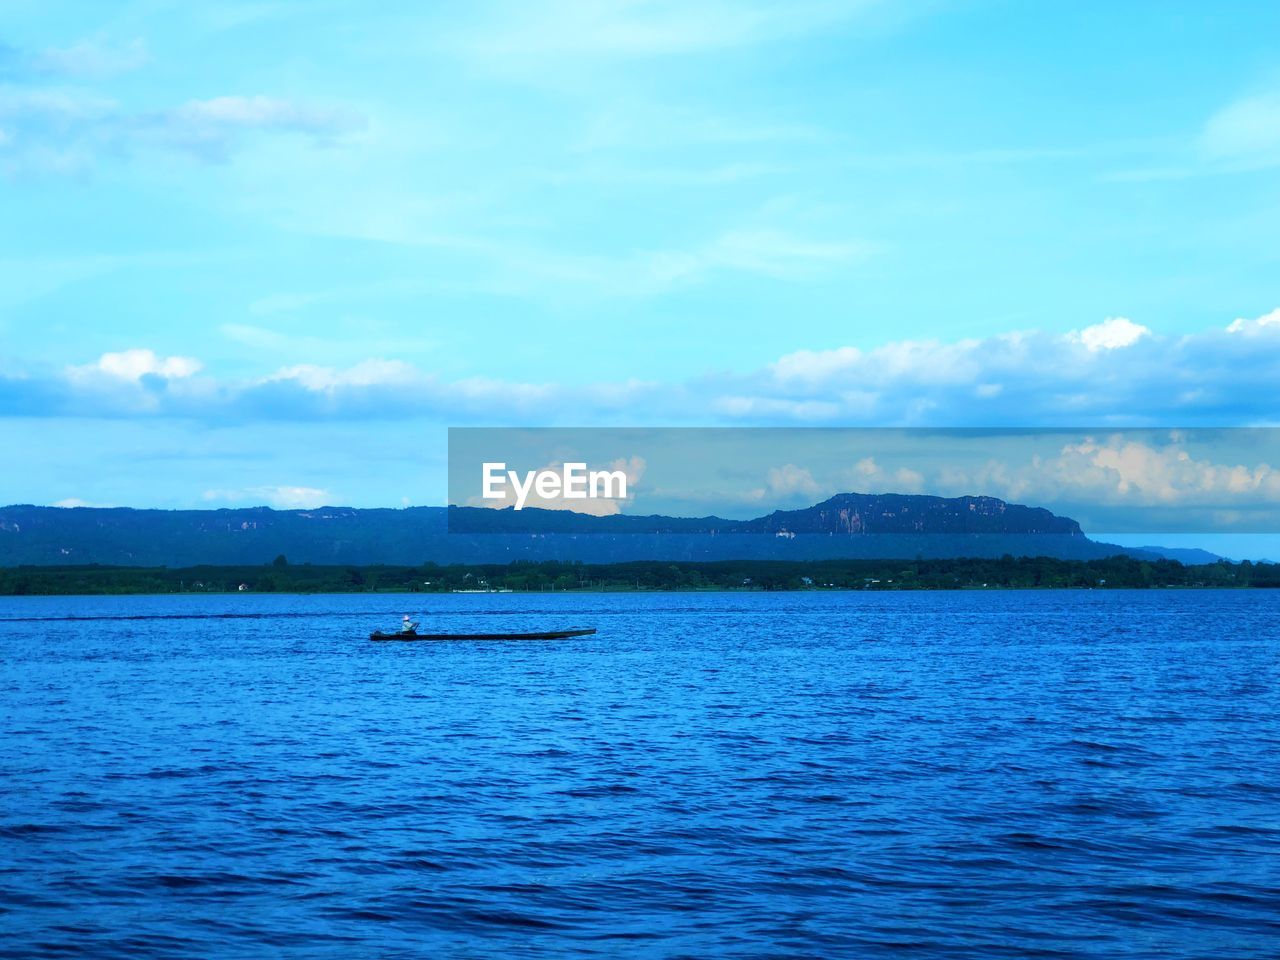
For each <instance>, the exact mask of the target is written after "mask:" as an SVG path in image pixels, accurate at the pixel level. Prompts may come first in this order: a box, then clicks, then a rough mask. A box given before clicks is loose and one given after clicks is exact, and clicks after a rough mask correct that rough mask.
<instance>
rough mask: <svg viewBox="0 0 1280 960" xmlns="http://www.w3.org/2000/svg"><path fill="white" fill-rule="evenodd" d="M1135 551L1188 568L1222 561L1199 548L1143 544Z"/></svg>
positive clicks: (1215, 555)
mask: <svg viewBox="0 0 1280 960" xmlns="http://www.w3.org/2000/svg"><path fill="white" fill-rule="evenodd" d="M1134 551H1136V552H1138V553H1149V554H1151V555H1152V556H1156V557H1163V558H1164V559H1166V560H1177V561H1178V562H1179V563H1183V564H1186V565H1187V566H1188V567H1194V566H1198V565H1200V564H1203V563H1217V562H1218V561H1219V560H1221V559H1222V557H1220V556H1218V555H1217V554H1216V553H1210V552H1209V551H1208V550H1201V549H1200V548H1199V547H1152V546H1148V545H1146V544H1143V545H1142V546H1141V547H1135V548H1134ZM1264 562H1265V561H1264Z"/></svg>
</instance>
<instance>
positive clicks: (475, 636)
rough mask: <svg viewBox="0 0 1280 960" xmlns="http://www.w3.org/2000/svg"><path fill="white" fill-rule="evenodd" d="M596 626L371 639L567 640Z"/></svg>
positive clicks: (378, 632)
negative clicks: (540, 630) (577, 628)
mask: <svg viewBox="0 0 1280 960" xmlns="http://www.w3.org/2000/svg"><path fill="white" fill-rule="evenodd" d="M595 632H596V629H595V627H589V628H587V629H583V630H544V631H542V632H539V633H383V632H382V631H381V630H375V631H373V633H371V634H369V639H370V640H378V641H386V640H399V641H402V642H404V641H409V640H567V639H569V638H570V637H588V636H590V635H591V634H593V633H595Z"/></svg>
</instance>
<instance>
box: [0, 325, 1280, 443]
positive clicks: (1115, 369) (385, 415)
mask: <svg viewBox="0 0 1280 960" xmlns="http://www.w3.org/2000/svg"><path fill="white" fill-rule="evenodd" d="M197 374H199V375H197ZM1277 382H1280V311H1272V312H1270V313H1266V314H1263V315H1261V316H1259V317H1257V318H1256V319H1252V320H1246V319H1238V320H1235V321H1233V322H1231V323H1229V324H1226V325H1223V326H1220V327H1217V328H1215V329H1209V330H1206V331H1202V332H1200V333H1195V334H1187V335H1183V336H1177V337H1173V336H1158V335H1156V334H1155V333H1154V332H1152V331H1151V330H1150V329H1149V328H1148V327H1146V326H1143V325H1141V324H1138V323H1135V322H1134V321H1131V320H1127V319H1124V318H1110V319H1108V320H1106V321H1103V322H1101V323H1098V324H1095V325H1093V326H1087V327H1084V328H1083V329H1082V330H1077V331H1075V332H1072V333H1067V334H1052V333H1045V332H1038V331H1021V332H1011V333H1004V334H998V335H995V336H991V337H986V338H981V339H977V338H975V339H965V340H958V341H952V342H944V341H938V340H927V341H926V340H901V341H891V342H888V343H883V344H880V345H878V346H872V347H869V348H866V347H861V346H852V345H849V346H843V347H837V348H834V349H831V350H816V351H815V350H801V351H796V352H794V353H791V354H788V355H786V356H784V357H781V358H779V359H778V360H777V361H776V362H774V363H772V364H769V365H767V366H765V367H763V368H760V369H758V370H754V371H750V372H746V373H720V374H713V375H707V376H703V377H700V378H697V379H694V380H689V381H684V382H668V383H662V382H651V381H639V380H620V381H613V382H603V383H586V384H583V383H578V384H573V383H563V382H562V383H527V382H520V381H514V380H505V379H497V378H492V377H467V378H463V379H455V380H447V379H444V378H442V377H441V376H439V375H437V374H435V373H432V372H430V371H424V370H422V369H420V368H418V367H416V366H413V365H412V364H409V363H407V362H405V361H403V360H395V359H388V358H371V359H366V360H361V361H358V362H355V363H352V364H351V365H349V366H345V367H342V366H325V365H317V364H293V365H290V366H286V367H282V368H280V369H278V370H276V371H275V372H273V373H270V374H267V375H261V376H256V377H250V378H244V379H229V378H219V377H216V376H213V375H211V374H210V373H208V372H207V371H203V370H202V368H201V366H200V363H199V361H198V360H196V359H195V358H192V357H167V356H162V355H159V354H157V353H156V352H155V351H152V350H147V349H141V348H137V349H133V350H126V351H121V352H119V353H109V354H104V355H103V356H102V357H101V358H99V360H98V361H97V362H95V363H91V364H87V365H84V366H76V367H69V368H67V369H66V370H65V371H64V374H63V376H61V377H57V376H54V377H39V376H33V375H32V374H30V373H27V372H24V371H22V370H19V369H11V370H10V371H8V372H7V373H5V374H0V414H2V413H4V412H9V413H11V414H12V413H16V412H19V411H21V412H23V413H24V414H26V415H32V414H36V415H39V414H41V413H44V414H46V415H51V414H52V415H58V414H70V413H74V414H76V415H87V416H119V415H130V414H151V415H157V416H174V417H186V418H197V419H206V420H228V419H254V420H273V419H277V420H294V419H321V418H324V419H335V418H348V419H350V418H361V419H370V418H371V419H404V418H412V417H419V418H429V419H435V420H437V421H444V422H450V423H457V424H462V423H478V422H501V423H510V424H514V423H544V424H548V425H551V424H556V423H565V422H573V423H578V424H582V425H590V424H605V423H611V422H612V423H617V422H621V423H632V424H643V423H670V424H674V423H680V424H715V423H727V424H736V423H741V424H753V425H785V424H814V425H846V426H853V425H877V426H957V425H983V426H1004V425H1030V426H1040V427H1044V426H1054V425H1057V426H1073V427H1076V426H1081V425H1095V426H1107V425H1114V426H1121V425H1130V426H1143V425H1152V424H1157V425H1158V424H1167V423H1171V422H1180V423H1182V424H1184V425H1188V426H1193V425H1237V426H1238V425H1260V424H1274V423H1276V422H1277V421H1280V404H1277V402H1276V393H1275V384H1276V383H1277Z"/></svg>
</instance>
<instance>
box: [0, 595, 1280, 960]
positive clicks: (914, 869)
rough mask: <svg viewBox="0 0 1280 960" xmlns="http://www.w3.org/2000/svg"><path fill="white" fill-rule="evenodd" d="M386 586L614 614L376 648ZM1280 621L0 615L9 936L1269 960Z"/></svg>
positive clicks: (145, 603)
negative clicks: (394, 592)
mask: <svg viewBox="0 0 1280 960" xmlns="http://www.w3.org/2000/svg"><path fill="white" fill-rule="evenodd" d="M406 604H418V605H425V606H426V607H427V608H429V610H430V611H431V615H430V616H429V618H428V620H427V621H426V624H429V625H431V626H432V628H436V627H438V628H439V629H441V630H452V629H457V630H468V629H493V628H508V627H509V628H511V629H549V628H550V629H555V628H562V627H571V626H578V625H594V626H597V627H598V628H599V629H600V633H599V635H598V636H596V637H589V638H583V639H577V640H569V641H559V642H544V643H534V642H530V643H522V644H512V643H507V644H503V643H493V642H490V643H478V642H477V643H471V642H468V643H449V644H426V643H424V644H373V643H369V642H368V641H367V639H365V638H366V636H367V634H368V632H369V630H370V629H372V628H374V627H384V628H388V627H391V626H392V625H393V624H394V623H395V622H396V621H398V620H399V617H400V615H401V614H402V613H405V612H411V613H417V612H418V609H415V608H406ZM66 617H76V618H84V619H77V620H74V621H71V622H68V621H67V620H65V619H64V618H66ZM426 624H424V628H425V626H426ZM1278 635H1280V592H1276V593H1269V592H1265V591H1254V592H1245V591H1235V592H1229V591H1224V592H1219V591H1186V592H1171V591H1150V592H1124V591H1114V592H1106V591H1090V592H1002V593H994V592H992V593H988V592H982V593H900V594H889V593H856V594H844V593H829V594H828V593H824V594H817V593H807V594H662V595H598V594H597V595H592V594H587V595H563V594H561V595H547V594H542V595H517V594H511V595H498V596H490V595H468V596H445V597H428V598H421V597H419V598H407V597H393V596H334V597H285V596H255V595H237V596H209V597H203V596H185V597H120V598H102V597H96V598H71V599H68V598H14V599H5V600H0V697H2V701H0V702H2V703H3V710H2V711H0V790H2V791H3V792H2V795H0V956H6V957H31V956H50V957H53V956H75V955H89V956H103V957H131V958H132V957H188V956H202V957H259V956H263V955H268V954H278V953H289V954H293V955H299V956H317V957H350V956H378V957H397V956H405V957H408V956H421V955H431V954H434V955H444V956H456V957H499V956H509V955H511V954H513V953H515V952H516V951H517V950H518V951H519V952H520V953H521V954H522V955H524V956H529V957H551V956H610V955H625V956H631V957H671V956H690V957H705V956H711V955H715V956H730V957H765V956H823V955H828V956H859V957H875V956H905V957H922V958H926V957H947V958H964V957H973V958H979V957H982V958H988V957H1000V956H1008V957H1037V956H1043V957H1099V958H1101V957H1150V958H1162V960H1167V958H1179V957H1187V958H1190V957H1213V958H1220V960H1225V958H1246V957H1248V958H1256V957H1262V956H1275V955H1277V954H1280V857H1278V856H1277V855H1278V854H1280V776H1278V774H1280V708H1278V706H1277V704H1278V702H1280V701H1278V698H1277V694H1278V693H1280V683H1278V680H1280V662H1278V658H1277V640H1276V638H1277V636H1278Z"/></svg>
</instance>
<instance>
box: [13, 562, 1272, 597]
mask: <svg viewBox="0 0 1280 960" xmlns="http://www.w3.org/2000/svg"><path fill="white" fill-rule="evenodd" d="M1212 588H1226V589H1270V588H1280V564H1271V563H1256V564H1255V563H1251V562H1249V561H1242V562H1240V563H1232V562H1230V561H1219V562H1217V563H1211V564H1203V565H1196V566H1187V565H1184V564H1182V563H1180V562H1179V561H1177V560H1139V559H1135V558H1133V557H1126V556H1115V557H1110V558H1107V559H1105V560H1061V559H1057V558H1053V557H1013V556H1008V555H1006V556H1003V557H998V558H981V557H967V558H954V559H931V560H926V559H915V560H904V559H882V560H862V559H848V560H828V561H774V560H742V561H732V560H723V561H697V562H684V561H631V562H626V563H617V564H584V563H577V562H569V561H544V562H539V563H531V562H527V561H517V562H514V563H511V564H507V565H500V564H480V565H463V564H453V565H449V566H441V565H438V564H434V563H426V564H422V565H419V566H411V567H406V566H390V565H383V564H370V565H313V564H290V563H289V562H288V560H287V559H285V558H284V557H283V556H281V557H278V558H277V559H276V561H274V562H273V563H270V564H261V565H253V566H250V565H238V564H237V565H200V566H189V567H176V568H169V567H117V566H98V565H67V566H20V567H0V596H69V595H76V596H141V595H179V594H183V595H186V594H191V595H197V594H205V595H213V594H241V593H254V594H272V593H275V594H292V595H303V596H305V595H309V594H376V593H385V594H418V595H427V594H429V595H444V594H467V595H472V596H493V595H498V594H503V593H510V594H522V595H529V594H539V593H584V594H585V593H761V592H769V593H773V592H778V593H781V592H787V593H804V592H817V593H822V592H906V591H920V590H934V591H975V590H979V591H991V590H1034V589H1041V590H1044V589H1049V590H1117V589H1155V590H1159V589H1178V590H1186V589H1190V590H1196V589H1212Z"/></svg>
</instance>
